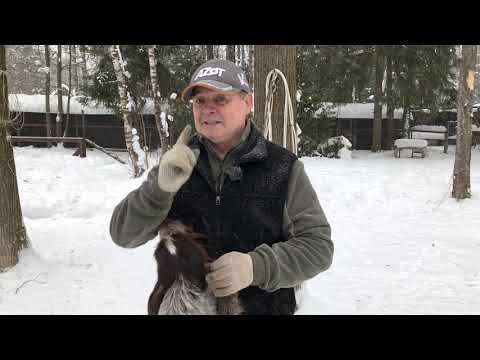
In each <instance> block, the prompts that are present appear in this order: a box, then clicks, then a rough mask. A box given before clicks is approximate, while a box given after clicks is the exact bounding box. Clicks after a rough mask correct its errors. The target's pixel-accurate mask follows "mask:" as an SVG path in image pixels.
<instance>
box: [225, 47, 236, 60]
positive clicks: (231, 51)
mask: <svg viewBox="0 0 480 360" xmlns="http://www.w3.org/2000/svg"><path fill="white" fill-rule="evenodd" d="M226 58H227V60H229V61H231V62H233V63H234V62H235V45H227V56H226Z"/></svg>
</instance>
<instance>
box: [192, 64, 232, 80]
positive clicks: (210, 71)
mask: <svg viewBox="0 0 480 360" xmlns="http://www.w3.org/2000/svg"><path fill="white" fill-rule="evenodd" d="M224 71H225V69H222V68H219V67H216V68H212V67H206V68H203V69H202V70H200V71H199V72H198V74H197V76H195V79H194V80H197V79H198V78H200V77H205V76H211V75H217V76H220V77H221V76H222V73H223V72H224Z"/></svg>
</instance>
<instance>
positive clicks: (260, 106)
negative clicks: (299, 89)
mask: <svg viewBox="0 0 480 360" xmlns="http://www.w3.org/2000/svg"><path fill="white" fill-rule="evenodd" d="M255 59H256V60H255V70H254V72H255V75H254V78H255V93H254V94H255V98H254V118H255V123H256V125H257V126H258V128H259V129H260V131H262V132H263V129H264V126H265V104H266V97H265V83H266V80H267V75H268V73H269V72H270V71H271V70H273V69H275V68H277V69H279V70H280V71H281V72H282V73H283V74H284V75H285V78H286V79H287V82H288V87H289V91H290V97H291V100H292V107H293V119H294V123H295V110H296V109H295V104H296V99H295V94H296V47H295V46H286V45H256V46H255ZM284 102H285V88H284V84H283V80H282V79H281V77H280V76H279V77H278V78H277V82H276V90H275V92H274V96H273V109H272V133H273V136H272V139H273V142H275V143H276V144H279V145H280V146H283V132H284V130H283V123H284V118H283V117H284V106H285V105H284ZM287 126H288V131H287V134H290V130H291V129H290V123H287ZM286 148H287V149H289V150H292V144H291V140H290V136H288V135H287V146H286Z"/></svg>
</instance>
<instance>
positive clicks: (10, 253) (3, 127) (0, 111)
mask: <svg viewBox="0 0 480 360" xmlns="http://www.w3.org/2000/svg"><path fill="white" fill-rule="evenodd" d="M9 118H10V116H9V109H8V84H7V75H6V60H5V45H0V179H1V181H0V272H3V271H7V270H8V269H9V268H11V267H12V266H14V265H15V264H16V263H18V253H19V251H20V250H21V249H23V248H26V247H27V246H28V240H27V233H26V230H25V226H24V224H23V218H22V208H21V206H20V198H19V195H18V184H17V174H16V169H15V159H14V157H13V149H12V145H11V143H10V142H9V141H8V136H9V132H8V124H9Z"/></svg>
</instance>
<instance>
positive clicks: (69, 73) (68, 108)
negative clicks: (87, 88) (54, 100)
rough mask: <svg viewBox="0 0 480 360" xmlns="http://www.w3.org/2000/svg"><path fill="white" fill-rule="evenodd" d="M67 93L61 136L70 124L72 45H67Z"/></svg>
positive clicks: (65, 132)
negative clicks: (64, 119)
mask: <svg viewBox="0 0 480 360" xmlns="http://www.w3.org/2000/svg"><path fill="white" fill-rule="evenodd" d="M68 54H69V59H68V95H67V119H66V121H65V130H64V131H63V136H64V137H66V136H67V132H68V126H69V124H70V98H71V96H72V46H71V45H68Z"/></svg>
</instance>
